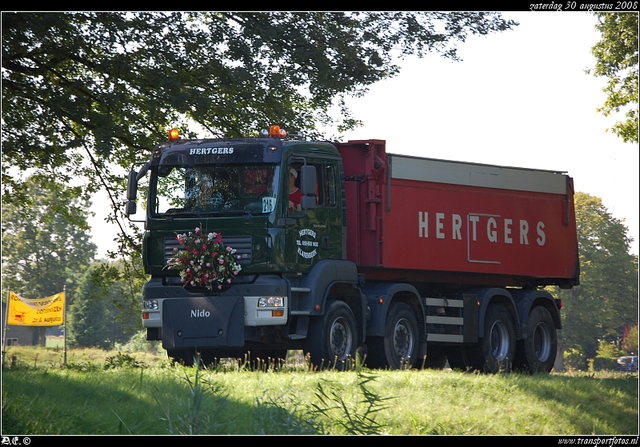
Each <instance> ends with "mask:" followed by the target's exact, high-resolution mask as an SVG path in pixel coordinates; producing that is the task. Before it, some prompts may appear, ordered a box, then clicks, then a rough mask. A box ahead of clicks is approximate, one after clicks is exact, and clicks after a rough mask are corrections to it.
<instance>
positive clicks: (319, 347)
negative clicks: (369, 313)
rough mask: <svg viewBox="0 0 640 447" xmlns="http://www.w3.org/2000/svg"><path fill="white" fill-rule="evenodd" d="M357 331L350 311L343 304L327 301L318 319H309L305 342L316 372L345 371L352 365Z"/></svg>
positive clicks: (341, 302)
mask: <svg viewBox="0 0 640 447" xmlns="http://www.w3.org/2000/svg"><path fill="white" fill-rule="evenodd" d="M358 344H359V340H358V329H357V324H356V319H355V317H354V316H353V312H352V311H351V308H350V307H349V306H348V305H347V304H346V303H345V302H344V301H335V300H331V301H328V302H327V310H326V312H325V313H324V315H322V316H320V317H315V318H311V321H310V322H309V331H308V333H307V338H306V339H305V342H304V351H305V353H308V354H309V360H310V361H311V364H312V366H313V367H316V368H319V369H325V368H336V369H340V370H342V369H345V368H348V366H349V363H350V362H351V361H353V362H355V354H356V348H357V347H358Z"/></svg>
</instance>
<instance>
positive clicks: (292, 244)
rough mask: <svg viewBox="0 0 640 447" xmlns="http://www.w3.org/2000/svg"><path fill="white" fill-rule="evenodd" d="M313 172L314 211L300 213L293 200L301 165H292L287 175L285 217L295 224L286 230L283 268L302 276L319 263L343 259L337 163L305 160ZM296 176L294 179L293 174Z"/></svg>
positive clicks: (298, 183) (316, 159)
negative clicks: (287, 186) (314, 176)
mask: <svg viewBox="0 0 640 447" xmlns="http://www.w3.org/2000/svg"><path fill="white" fill-rule="evenodd" d="M306 164H307V165H308V166H313V167H314V168H315V170H316V194H315V200H316V203H315V208H313V209H307V210H303V209H302V208H301V207H299V206H298V203H297V201H296V199H297V198H298V197H299V194H298V193H297V192H296V190H298V191H299V190H300V180H301V167H302V163H293V164H292V165H290V166H289V169H290V172H289V173H288V175H289V178H290V182H291V186H290V188H289V190H290V198H291V200H290V204H289V208H288V211H287V212H288V216H289V217H290V218H292V219H294V221H295V223H294V224H293V225H292V226H290V227H289V228H288V229H287V236H286V251H287V252H286V253H285V255H284V259H285V264H286V266H287V268H288V270H290V271H297V272H304V271H307V270H308V269H309V268H310V267H311V266H313V265H314V264H315V263H316V262H318V261H319V260H321V259H342V217H341V212H340V201H339V199H338V198H339V197H340V194H339V181H338V178H339V177H338V165H337V161H336V160H331V159H322V158H315V159H314V158H307V159H306ZM291 170H295V172H296V173H297V176H296V175H295V174H294V173H293V171H291Z"/></svg>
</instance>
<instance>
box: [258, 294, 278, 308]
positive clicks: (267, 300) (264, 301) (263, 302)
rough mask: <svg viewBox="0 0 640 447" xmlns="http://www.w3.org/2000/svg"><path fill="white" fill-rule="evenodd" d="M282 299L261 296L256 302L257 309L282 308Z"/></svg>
mask: <svg viewBox="0 0 640 447" xmlns="http://www.w3.org/2000/svg"><path fill="white" fill-rule="evenodd" d="M283 306H284V298H283V297H281V296H263V297H261V298H260V299H259V300H258V307H283Z"/></svg>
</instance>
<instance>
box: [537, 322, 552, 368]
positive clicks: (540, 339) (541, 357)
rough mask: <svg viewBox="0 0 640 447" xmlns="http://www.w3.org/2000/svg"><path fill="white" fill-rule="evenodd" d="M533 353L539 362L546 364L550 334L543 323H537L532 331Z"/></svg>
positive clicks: (548, 354) (549, 350)
mask: <svg viewBox="0 0 640 447" xmlns="http://www.w3.org/2000/svg"><path fill="white" fill-rule="evenodd" d="M533 352H534V353H535V356H536V358H537V359H538V361H540V362H546V361H547V360H548V359H549V356H550V355H551V333H550V331H549V327H548V326H547V325H546V324H544V323H539V324H538V325H537V326H536V327H535V329H534V331H533Z"/></svg>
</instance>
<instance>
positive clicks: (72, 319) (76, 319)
mask: <svg viewBox="0 0 640 447" xmlns="http://www.w3.org/2000/svg"><path fill="white" fill-rule="evenodd" d="M99 272H100V270H99V268H98V267H97V266H96V265H93V266H91V267H90V268H89V269H87V270H86V271H85V273H84V275H82V278H81V279H80V282H79V284H78V287H77V289H76V290H75V293H73V299H72V304H71V305H70V306H69V312H68V320H69V321H68V323H67V327H68V329H69V333H68V335H67V341H68V342H69V345H70V346H71V347H74V348H76V347H80V348H103V349H106V348H108V347H109V344H110V343H109V341H108V340H107V328H106V325H105V316H106V299H105V298H106V297H107V295H108V291H109V287H108V286H107V285H106V284H104V282H103V281H102V277H101V275H100V274H99Z"/></svg>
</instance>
